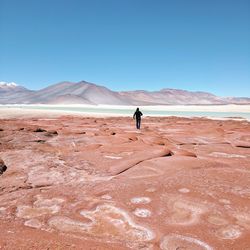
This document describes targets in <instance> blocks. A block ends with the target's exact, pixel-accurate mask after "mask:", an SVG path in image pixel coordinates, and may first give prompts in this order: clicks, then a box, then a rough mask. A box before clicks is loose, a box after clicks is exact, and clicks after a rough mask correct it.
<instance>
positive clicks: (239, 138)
mask: <svg viewBox="0 0 250 250" xmlns="http://www.w3.org/2000/svg"><path fill="white" fill-rule="evenodd" d="M0 158H1V159H2V161H0V167H2V168H3V166H6V167H7V170H6V171H2V172H1V171H0V173H1V176H0V220H1V223H0V232H1V236H0V249H10V250H13V249H15V250H17V249H38V250H42V249H115V250H120V249H143V250H146V249H148V250H151V249H152V250H154V249H161V250H184V249H185V250H212V249H214V250H216V249H217V250H222V249H223V250H224V249H228V250H247V249H250V123H249V122H248V121H247V120H244V119H243V120H232V119H228V120H211V119H207V118H181V117H144V118H143V120H142V128H141V130H136V129H135V124H134V121H133V119H132V118H131V117H90V116H86V115H85V116H81V115H63V114H58V113H57V114H52V113H51V114H50V115H48V114H47V113H46V112H41V113H39V114H37V115H33V114H30V113H29V114H27V113H25V112H24V113H19V114H16V115H13V114H12V113H11V111H10V114H9V116H8V112H7V113H6V112H5V115H4V116H3V117H1V119H0Z"/></svg>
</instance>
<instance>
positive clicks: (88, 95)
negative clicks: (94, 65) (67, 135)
mask: <svg viewBox="0 0 250 250" xmlns="http://www.w3.org/2000/svg"><path fill="white" fill-rule="evenodd" d="M0 104H92V105H97V104H108V105H192V104H194V105H215V104H220V105H223V104H250V98H248V97H219V96H216V95H213V94H211V93H208V92H200V91H197V92H192V91H186V90H179V89H169V88H165V89H162V90H159V91H145V90H135V91H120V92H116V91H112V90H110V89H108V88H106V87H104V86H100V85H97V84H94V83H89V82H86V81H81V82H77V83H76V82H67V81H65V82H60V83H57V84H54V85H51V86H48V87H46V88H44V89H41V90H36V91H35V90H29V89H27V88H25V87H22V86H19V85H17V84H15V83H7V82H0Z"/></svg>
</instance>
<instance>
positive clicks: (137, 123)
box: [136, 119, 139, 129]
mask: <svg viewBox="0 0 250 250" xmlns="http://www.w3.org/2000/svg"><path fill="white" fill-rule="evenodd" d="M136 128H137V129H139V120H138V119H136Z"/></svg>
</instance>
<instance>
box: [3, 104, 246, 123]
mask: <svg viewBox="0 0 250 250" xmlns="http://www.w3.org/2000/svg"><path fill="white" fill-rule="evenodd" d="M1 108H22V109H33V110H34V109H35V110H55V111H56V110H58V111H67V112H70V111H72V112H79V113H83V114H84V113H86V114H87V113H89V114H104V115H111V116H112V115H128V116H130V115H131V116H132V115H133V113H134V111H135V109H134V107H131V108H120V109H119V108H117V107H116V108H103V107H95V106H94V107H73V106H35V105H28V106H25V105H24V106H23V105H22V106H21V105H13V106H12V105H10V106H9V105H3V106H0V110H1ZM142 112H143V114H144V116H181V117H211V118H245V119H247V120H250V111H249V112H211V111H174V110H173V111H170V110H147V108H143V109H142Z"/></svg>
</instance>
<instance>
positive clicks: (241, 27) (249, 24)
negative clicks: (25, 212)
mask: <svg viewBox="0 0 250 250" xmlns="http://www.w3.org/2000/svg"><path fill="white" fill-rule="evenodd" d="M64 80H68V81H80V80H86V81H90V82H94V83H97V84H101V85H104V86H106V87H108V88H110V89H112V90H133V89H146V90H158V89H161V88H180V89H187V90H201V91H209V92H212V93H215V94H217V95H221V96H233V95H234V96H250V1H249V0H171V1H168V0H0V81H14V82H16V83H18V84H21V85H24V86H26V87H28V88H31V89H40V88H43V87H46V86H48V85H50V84H53V83H57V82H60V81H64Z"/></svg>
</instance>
